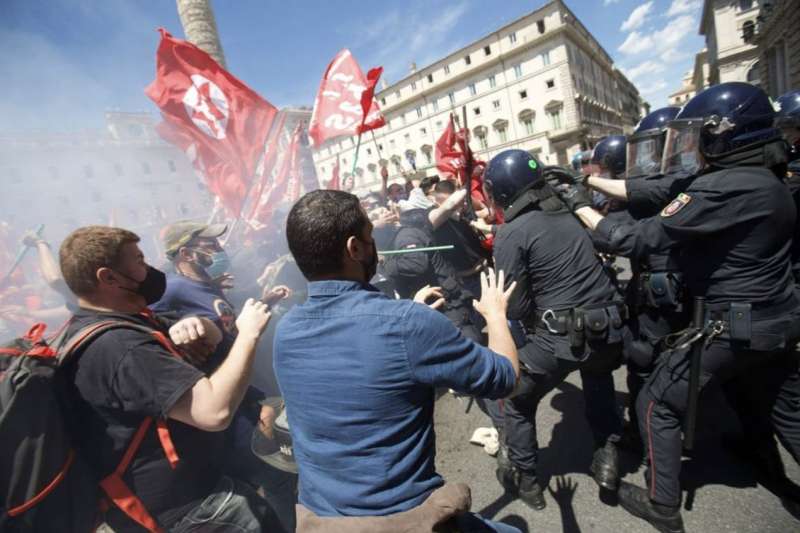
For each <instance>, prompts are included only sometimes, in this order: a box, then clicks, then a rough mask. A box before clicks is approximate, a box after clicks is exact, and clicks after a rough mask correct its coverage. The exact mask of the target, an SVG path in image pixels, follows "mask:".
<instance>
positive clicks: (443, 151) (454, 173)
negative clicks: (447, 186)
mask: <svg viewBox="0 0 800 533" xmlns="http://www.w3.org/2000/svg"><path fill="white" fill-rule="evenodd" d="M457 140H458V139H457V134H456V130H455V127H454V126H453V116H452V115H451V116H450V120H449V121H448V123H447V128H445V130H444V132H443V133H442V136H441V137H439V140H438V141H436V151H435V154H436V169H437V170H438V171H439V172H441V173H442V174H444V177H445V178H454V179H456V180H457V181H459V182H461V181H462V180H461V176H460V173H461V171H462V170H463V169H464V166H465V161H464V154H463V152H462V151H461V150H460V149H459V147H458V142H457Z"/></svg>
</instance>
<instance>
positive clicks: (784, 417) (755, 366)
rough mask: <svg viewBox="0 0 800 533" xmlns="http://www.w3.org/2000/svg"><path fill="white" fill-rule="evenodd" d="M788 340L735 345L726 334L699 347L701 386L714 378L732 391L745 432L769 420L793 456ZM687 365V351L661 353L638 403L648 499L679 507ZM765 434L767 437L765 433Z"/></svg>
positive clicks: (799, 441)
mask: <svg viewBox="0 0 800 533" xmlns="http://www.w3.org/2000/svg"><path fill="white" fill-rule="evenodd" d="M772 322H775V321H772ZM784 325H785V327H786V328H787V331H788V330H791V329H792V327H793V326H792V323H791V321H786V323H785V324H784ZM755 329H756V326H754V330H755ZM771 329H773V330H775V331H779V329H780V328H776V327H773V328H771ZM791 337H792V335H790V338H791ZM795 339H796V337H795ZM787 344H789V346H791V348H789V347H779V348H775V349H772V350H755V349H745V348H742V347H739V346H737V345H736V343H732V342H731V341H730V340H729V339H727V338H719V339H716V340H715V341H714V342H712V343H711V344H710V346H708V347H707V349H705V350H704V351H703V354H702V359H701V368H702V371H701V378H700V386H701V387H705V386H706V385H707V384H708V383H709V382H710V381H711V380H715V381H717V382H719V384H721V385H722V386H723V388H727V389H728V391H730V390H735V391H737V395H736V404H737V405H734V407H736V408H737V409H736V410H737V413H738V414H739V416H740V419H741V420H742V422H743V425H744V426H745V431H752V432H756V433H759V434H761V433H763V430H762V429H759V428H762V427H763V426H764V421H771V423H772V425H773V427H774V429H775V432H776V433H777V434H778V437H779V438H780V440H781V442H782V443H783V444H784V446H786V449H787V450H788V451H789V452H790V453H791V454H792V456H793V457H794V458H795V460H797V459H798V457H800V412H799V411H798V406H800V374H798V365H797V358H796V357H795V355H794V353H793V345H794V339H792V340H791V341H790V342H789V343H787ZM689 366H690V356H689V350H688V349H687V350H678V351H674V352H665V353H664V354H662V357H661V359H660V360H659V361H658V363H657V365H656V368H655V370H654V372H653V374H652V375H651V376H650V378H649V379H648V381H647V383H646V384H645V387H644V389H643V390H642V392H641V394H640V395H639V398H638V402H637V414H638V417H639V425H640V431H641V435H642V440H643V441H644V442H645V446H646V447H647V454H648V461H649V463H650V466H649V469H648V471H647V474H646V478H647V482H648V490H649V493H650V498H651V499H652V500H653V501H655V502H657V503H660V504H664V505H679V504H680V501H681V489H680V482H679V476H680V469H681V450H682V442H681V429H682V423H683V420H684V417H685V414H686V408H687V403H688V392H689ZM729 398H730V395H729ZM701 399H702V397H701ZM749 422H752V424H751V423H749ZM748 426H749V427H748ZM767 435H768V436H769V437H768V438H771V436H772V434H771V433H770V432H768V431H767Z"/></svg>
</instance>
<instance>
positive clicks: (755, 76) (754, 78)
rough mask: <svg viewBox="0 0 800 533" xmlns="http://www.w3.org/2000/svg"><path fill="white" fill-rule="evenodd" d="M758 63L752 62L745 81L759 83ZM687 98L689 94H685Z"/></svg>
mask: <svg viewBox="0 0 800 533" xmlns="http://www.w3.org/2000/svg"><path fill="white" fill-rule="evenodd" d="M758 69H759V63H758V61H756V62H755V63H753V66H752V67H750V70H748V71H747V83H752V84H753V85H759V86H760V85H761V77H760V73H759V72H758ZM686 97H687V98H688V97H689V95H686Z"/></svg>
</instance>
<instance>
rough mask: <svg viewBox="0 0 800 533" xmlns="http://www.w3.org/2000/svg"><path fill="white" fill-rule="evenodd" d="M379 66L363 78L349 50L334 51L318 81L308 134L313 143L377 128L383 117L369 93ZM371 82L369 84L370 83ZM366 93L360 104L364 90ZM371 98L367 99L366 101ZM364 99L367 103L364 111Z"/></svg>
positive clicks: (316, 143) (376, 78)
mask: <svg viewBox="0 0 800 533" xmlns="http://www.w3.org/2000/svg"><path fill="white" fill-rule="evenodd" d="M382 71H383V69H382V68H377V69H372V70H370V75H372V78H370V79H367V78H365V77H364V73H363V72H361V68H360V67H359V66H358V63H356V60H355V59H354V58H353V55H352V54H351V53H350V50H348V49H346V48H345V49H344V50H342V51H340V52H339V53H338V54H336V57H334V58H333V61H331V63H330V64H329V65H328V68H327V69H326V70H325V74H324V75H323V76H322V81H321V82H320V84H319V91H318V92H317V98H316V100H315V101H314V112H313V113H312V114H311V123H310V124H309V128H308V135H309V137H311V140H312V142H313V144H314V146H319V145H321V144H322V143H323V142H325V141H326V140H327V139H331V138H333V137H339V136H341V135H356V134H358V133H363V132H365V131H369V130H373V129H375V128H380V127H381V126H383V125H384V124H385V123H386V121H385V120H384V118H383V115H381V110H380V108H379V107H378V102H376V101H375V98H374V97H373V95H374V92H375V84H376V83H377V82H378V77H379V76H380V74H381V72H382ZM370 84H371V86H370ZM367 91H371V93H367V94H368V95H369V97H368V98H366V100H364V102H363V104H362V97H364V96H365V95H364V93H365V92H367ZM370 102H371V103H370ZM367 103H370V106H369V108H368V111H365V108H367Z"/></svg>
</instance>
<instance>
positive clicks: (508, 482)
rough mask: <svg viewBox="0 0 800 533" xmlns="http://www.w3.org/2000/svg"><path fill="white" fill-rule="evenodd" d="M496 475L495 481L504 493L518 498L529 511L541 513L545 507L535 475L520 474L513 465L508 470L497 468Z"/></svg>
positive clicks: (542, 494)
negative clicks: (504, 490)
mask: <svg viewBox="0 0 800 533" xmlns="http://www.w3.org/2000/svg"><path fill="white" fill-rule="evenodd" d="M496 474H497V480H498V481H499V482H500V484H501V485H502V486H503V488H504V489H506V492H508V493H509V494H514V495H516V496H519V499H520V500H522V501H523V502H524V503H525V504H526V505H527V506H528V507H530V508H531V509H533V510H535V511H541V510H542V509H544V508H545V507H546V506H547V503H546V502H545V500H544V493H543V491H542V488H541V487H540V486H539V484H538V483H537V482H536V476H535V475H533V474H529V473H527V472H522V471H521V470H520V469H518V468H517V467H515V466H513V465H511V467H510V468H498V469H497V472H496Z"/></svg>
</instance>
